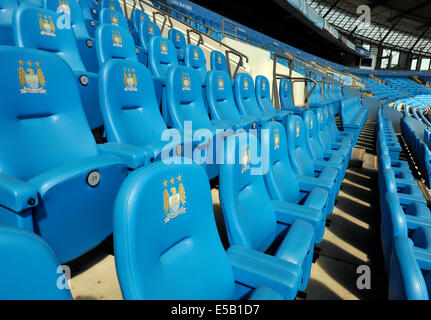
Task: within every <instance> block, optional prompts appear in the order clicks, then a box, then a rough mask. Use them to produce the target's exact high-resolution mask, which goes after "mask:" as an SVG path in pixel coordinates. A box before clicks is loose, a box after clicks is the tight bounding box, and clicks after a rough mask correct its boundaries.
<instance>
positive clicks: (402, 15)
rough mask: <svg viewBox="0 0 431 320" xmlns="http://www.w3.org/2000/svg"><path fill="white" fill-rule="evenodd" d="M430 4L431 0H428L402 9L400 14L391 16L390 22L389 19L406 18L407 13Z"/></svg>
mask: <svg viewBox="0 0 431 320" xmlns="http://www.w3.org/2000/svg"><path fill="white" fill-rule="evenodd" d="M430 4H431V2H429V1H428V0H427V1H425V2H422V3H420V4H418V5H417V6H414V7H411V8H410V9H408V10H405V11H402V12H400V13H399V14H397V15H395V16H393V17H390V18H389V19H388V20H387V21H388V22H389V21H393V20H395V19H398V18H404V17H405V16H406V15H407V14H409V13H412V12H413V11H416V10H419V9H420V8H423V7H425V6H428V5H430Z"/></svg>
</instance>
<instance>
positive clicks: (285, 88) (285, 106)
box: [279, 79, 308, 115]
mask: <svg viewBox="0 0 431 320" xmlns="http://www.w3.org/2000/svg"><path fill="white" fill-rule="evenodd" d="M279 95H280V103H281V110H288V111H292V112H293V113H294V114H297V115H302V113H303V112H304V111H305V110H307V109H308V108H307V107H297V106H295V104H294V103H293V98H292V89H291V83H290V80H289V79H281V80H280V88H279Z"/></svg>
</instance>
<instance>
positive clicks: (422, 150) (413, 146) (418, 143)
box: [400, 117, 431, 188]
mask: <svg viewBox="0 0 431 320" xmlns="http://www.w3.org/2000/svg"><path fill="white" fill-rule="evenodd" d="M409 122H410V121H409V119H408V117H407V118H401V123H400V128H401V132H402V135H403V138H404V141H405V142H406V144H407V146H408V148H409V151H410V152H411V154H412V156H413V158H414V159H415V163H416V165H417V166H418V169H419V171H420V172H421V174H422V175H423V177H424V180H425V184H426V185H427V186H428V188H429V186H430V174H431V163H430V161H431V152H430V150H429V147H428V145H427V144H426V141H427V139H426V136H427V135H426V133H427V129H424V139H421V138H420V137H418V135H417V133H416V131H415V130H414V129H413V128H412V126H411V124H410V123H409ZM424 140H425V141H424Z"/></svg>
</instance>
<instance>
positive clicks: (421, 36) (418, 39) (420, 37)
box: [410, 27, 431, 52]
mask: <svg viewBox="0 0 431 320" xmlns="http://www.w3.org/2000/svg"><path fill="white" fill-rule="evenodd" d="M430 28H431V27H428V28H426V29H425V30H424V31H423V32H422V33H421V35H420V36H419V37H418V38H417V40H416V41H415V43H414V45H412V47H411V48H410V52H412V51H413V49H414V48H415V47H416V45H417V44H418V43H419V41H420V40H421V39H422V38H423V37H424V35H425V34H426V33H427V32H428V30H429V29H430Z"/></svg>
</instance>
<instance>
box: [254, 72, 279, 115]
mask: <svg viewBox="0 0 431 320" xmlns="http://www.w3.org/2000/svg"><path fill="white" fill-rule="evenodd" d="M256 99H257V104H258V105H259V107H260V109H261V110H262V111H266V112H274V111H275V108H274V105H273V104H272V101H271V93H270V91H269V81H268V79H267V78H266V77H265V76H262V75H259V76H257V77H256Z"/></svg>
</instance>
